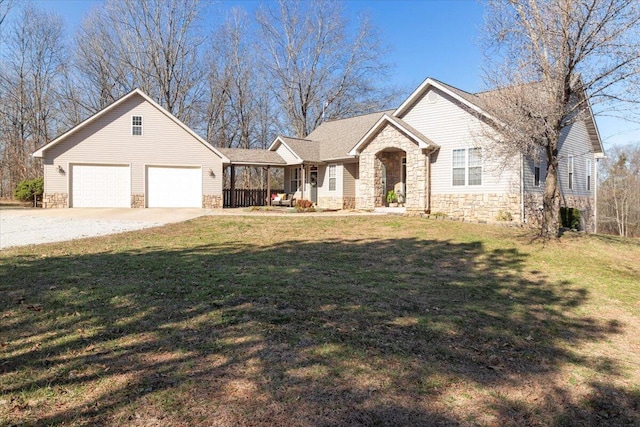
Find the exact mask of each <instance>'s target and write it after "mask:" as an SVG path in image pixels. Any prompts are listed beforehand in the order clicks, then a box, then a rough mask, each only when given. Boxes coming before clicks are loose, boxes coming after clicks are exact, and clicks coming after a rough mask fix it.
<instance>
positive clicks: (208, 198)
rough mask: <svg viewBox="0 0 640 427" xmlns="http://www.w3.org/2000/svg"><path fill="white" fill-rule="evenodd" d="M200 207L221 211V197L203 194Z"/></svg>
mask: <svg viewBox="0 0 640 427" xmlns="http://www.w3.org/2000/svg"><path fill="white" fill-rule="evenodd" d="M202 207H203V208H205V209H222V196H219V195H213V194H203V195H202Z"/></svg>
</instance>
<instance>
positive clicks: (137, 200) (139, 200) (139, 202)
mask: <svg viewBox="0 0 640 427" xmlns="http://www.w3.org/2000/svg"><path fill="white" fill-rule="evenodd" d="M131 207H132V208H137V209H140V208H144V194H132V195H131Z"/></svg>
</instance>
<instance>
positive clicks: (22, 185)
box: [13, 177, 44, 202]
mask: <svg viewBox="0 0 640 427" xmlns="http://www.w3.org/2000/svg"><path fill="white" fill-rule="evenodd" d="M43 193H44V179H43V178H42V177H39V178H35V179H25V180H24V181H20V182H19V183H18V185H17V186H16V190H15V191H14V192H13V196H14V197H15V198H16V199H18V200H21V201H23V202H28V201H31V200H33V196H34V195H35V196H42V194H43Z"/></svg>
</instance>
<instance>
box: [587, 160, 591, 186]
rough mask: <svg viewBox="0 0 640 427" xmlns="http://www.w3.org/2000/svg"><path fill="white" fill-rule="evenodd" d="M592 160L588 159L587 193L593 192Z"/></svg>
mask: <svg viewBox="0 0 640 427" xmlns="http://www.w3.org/2000/svg"><path fill="white" fill-rule="evenodd" d="M591 167H592V164H591V159H587V191H591Z"/></svg>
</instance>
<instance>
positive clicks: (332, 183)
mask: <svg viewBox="0 0 640 427" xmlns="http://www.w3.org/2000/svg"><path fill="white" fill-rule="evenodd" d="M329 191H336V165H329Z"/></svg>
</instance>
